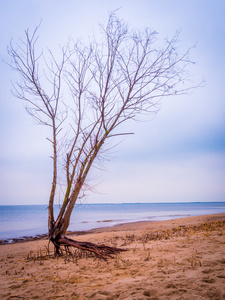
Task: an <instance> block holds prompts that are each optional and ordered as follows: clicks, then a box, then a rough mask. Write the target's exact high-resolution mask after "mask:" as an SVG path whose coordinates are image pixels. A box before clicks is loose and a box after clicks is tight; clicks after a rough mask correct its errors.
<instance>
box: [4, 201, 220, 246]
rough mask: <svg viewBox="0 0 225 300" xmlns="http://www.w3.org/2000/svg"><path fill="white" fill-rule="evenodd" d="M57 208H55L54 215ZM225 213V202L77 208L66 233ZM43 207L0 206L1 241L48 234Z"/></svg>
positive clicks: (46, 211) (126, 204) (128, 204)
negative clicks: (138, 222) (139, 222)
mask: <svg viewBox="0 0 225 300" xmlns="http://www.w3.org/2000/svg"><path fill="white" fill-rule="evenodd" d="M58 212H59V207H58V206H56V207H55V214H56V215H57V213H58ZM224 212H225V202H201V203H197V202H191V203H133V204H131V203H124V204H82V205H77V206H76V207H75V209H74V212H73V214H72V217H71V223H70V227H69V229H68V230H70V231H86V230H90V229H93V228H99V227H108V226H114V225H117V224H122V223H130V222H137V221H161V220H171V219H177V218H182V217H188V216H199V215H207V214H217V213H224ZM47 215H48V210H47V206H45V205H15V206H0V239H5V240H9V241H10V240H12V239H15V238H21V237H23V236H26V237H27V236H37V235H42V234H46V233H47V217H48V216H47Z"/></svg>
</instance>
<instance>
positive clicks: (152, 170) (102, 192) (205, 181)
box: [0, 0, 225, 204]
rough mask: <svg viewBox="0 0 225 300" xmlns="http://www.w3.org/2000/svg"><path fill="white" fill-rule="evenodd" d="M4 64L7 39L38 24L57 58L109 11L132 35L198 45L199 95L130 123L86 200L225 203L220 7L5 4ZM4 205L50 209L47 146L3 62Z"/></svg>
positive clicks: (0, 162)
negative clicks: (145, 31)
mask: <svg viewBox="0 0 225 300" xmlns="http://www.w3.org/2000/svg"><path fill="white" fill-rule="evenodd" d="M1 8H2V9H1V12H0V16H1V18H0V19H1V27H0V36H1V45H0V56H1V58H2V59H3V60H8V59H9V58H8V56H7V51H6V49H7V45H8V44H9V42H10V39H11V38H13V39H15V41H16V40H17V39H18V38H22V37H23V35H24V30H25V29H26V28H30V30H33V29H34V28H35V26H36V25H38V24H39V23H40V20H42V24H41V27H40V31H39V35H40V38H39V42H40V47H45V46H47V47H48V48H50V49H52V50H53V51H54V50H56V51H57V46H58V45H63V44H64V43H66V42H67V40H68V38H69V37H72V38H74V39H76V38H78V37H82V38H83V39H84V40H85V39H87V38H88V36H91V35H92V33H93V31H94V32H95V34H96V35H97V34H98V33H97V32H98V25H99V23H105V22H106V21H107V18H108V12H109V11H112V10H116V9H118V8H120V9H119V10H118V16H119V17H120V18H123V19H124V20H125V21H126V22H128V23H129V25H130V26H131V27H137V28H138V27H151V28H153V29H155V30H157V31H158V32H159V36H160V37H161V38H164V37H171V36H172V35H173V34H174V33H175V31H176V30H181V41H180V47H181V50H182V49H183V50H185V49H187V48H188V47H190V46H192V45H194V44H195V43H196V42H198V43H197V46H196V47H195V48H194V49H193V50H192V57H193V60H194V61H197V63H196V64H195V65H193V68H192V69H191V72H192V74H193V81H194V82H197V83H198V82H200V81H201V79H202V78H203V77H204V78H205V80H206V84H205V86H204V87H203V88H199V89H195V90H193V91H192V93H190V94H188V95H184V96H182V97H180V96H179V97H173V98H167V99H164V101H162V104H161V110H160V111H159V113H158V114H157V116H156V117H154V118H153V119H152V120H150V121H148V122H147V121H146V118H144V117H143V121H144V122H140V123H129V124H128V125H127V129H128V131H129V132H131V131H132V132H134V133H135V135H132V136H129V137H128V138H126V139H125V140H124V141H123V142H122V143H121V144H119V145H118V147H117V148H115V149H113V150H112V151H111V157H112V161H111V162H108V163H107V162H106V171H98V170H93V171H92V173H91V174H90V175H91V176H90V178H91V179H92V178H96V179H95V180H93V181H90V183H91V182H93V184H94V185H96V184H97V186H96V188H97V190H98V191H99V194H98V193H94V194H92V193H89V197H88V199H87V201H88V202H89V203H91V202H101V203H104V202H116V203H121V202H188V201H194V202H198V201H225V197H224V196H225V189H224V183H223V178H225V163H224V162H225V132H224V128H225V118H224V116H225V99H224V77H225V70H224V62H225V41H224V32H225V20H224V14H223V12H224V9H225V3H224V1H216V3H213V2H210V1H207V2H206V1H197V2H196V1H195V0H191V1H178V0H172V1H166V0H160V1H153V0H152V1H151V0H150V1H146V0H140V1H128V0H124V1H122V6H121V1H119V0H116V1H112V3H111V2H110V3H109V2H108V1H103V0H98V1H91V0H87V1H81V0H78V1H71V0H70V1H67V2H66V3H65V2H62V1H50V0H46V1H44V2H41V3H40V2H36V1H29V2H27V1H19V2H18V1H16V0H12V1H5V2H4V3H2V4H1ZM0 64H1V68H0V75H1V89H0V106H1V110H0V140H1V145H2V146H1V149H0V179H1V180H0V182H1V183H0V185H1V186H0V189H1V193H0V204H47V203H48V192H49V190H48V188H49V187H50V183H51V175H52V170H51V164H52V161H51V159H50V155H51V146H50V145H49V144H48V142H47V140H46V138H45V137H46V136H47V131H46V128H44V127H40V126H35V125H34V123H33V121H32V120H31V119H30V117H29V116H28V115H27V114H26V113H25V110H24V108H23V103H22V102H21V101H19V100H18V99H15V98H14V97H13V96H12V94H11V93H10V90H11V82H10V81H11V80H16V79H17V75H16V74H15V73H14V72H13V71H12V70H10V68H9V67H8V66H7V65H6V64H5V63H3V61H1V62H0Z"/></svg>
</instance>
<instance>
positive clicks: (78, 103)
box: [8, 13, 192, 258]
mask: <svg viewBox="0 0 225 300" xmlns="http://www.w3.org/2000/svg"><path fill="white" fill-rule="evenodd" d="M37 30H38V27H37V28H36V29H35V31H34V32H33V33H32V34H30V33H29V30H26V31H25V35H26V38H25V40H24V41H21V42H20V43H19V44H18V45H17V46H16V47H15V46H13V44H12V43H11V44H10V46H9V48H8V52H9V54H10V56H11V59H12V62H11V66H12V67H13V69H14V70H15V71H17V73H19V75H20V81H19V82H17V83H16V84H14V94H15V96H16V97H18V98H19V99H22V100H24V101H25V103H26V110H27V112H28V113H29V114H30V115H31V116H32V117H33V119H34V120H35V121H36V122H37V123H39V124H42V125H45V126H47V127H49V128H50V129H51V136H50V137H48V140H49V141H50V143H51V144H52V148H53V154H52V159H53V180H52V185H51V192H50V197H49V205H48V232H49V239H50V240H51V242H52V243H53V244H54V246H55V251H56V253H60V251H61V250H60V249H61V248H62V247H68V246H71V247H77V248H80V249H82V250H88V251H91V252H93V253H95V254H96V255H97V256H98V257H101V258H106V257H107V256H111V255H113V254H115V253H117V252H119V251H121V249H117V248H112V247H107V246H105V245H102V246H99V245H95V244H92V243H88V242H86V243H80V242H77V241H74V240H72V239H70V238H68V237H66V231H67V229H68V226H69V223H70V217H71V213H72V211H73V209H74V206H75V203H76V201H77V199H78V198H79V197H80V196H81V195H82V193H83V190H84V189H85V184H86V181H87V175H88V173H89V171H90V169H91V168H92V166H93V163H94V162H95V163H96V162H98V159H99V158H101V156H102V155H103V154H104V151H106V150H107V143H106V142H107V141H109V140H110V139H115V138H116V137H118V136H121V135H126V134H129V133H126V132H122V131H120V130H119V129H120V128H121V127H122V126H120V125H121V124H122V123H124V122H126V121H128V120H136V119H137V118H138V116H140V114H143V113H144V114H146V113H147V114H149V113H152V112H157V111H158V104H159V101H161V99H162V98H164V97H167V96H171V95H181V94H184V93H186V92H187V91H188V90H189V89H190V88H191V87H190V86H186V84H187V81H189V79H190V76H189V73H188V72H187V67H188V65H189V64H191V63H192V62H191V61H190V60H189V57H188V56H189V49H188V51H187V52H186V53H184V54H180V53H179V52H178V50H177V40H178V34H175V36H174V37H173V38H172V39H171V40H166V41H165V42H164V43H163V45H162V44H160V43H158V39H157V33H156V32H155V31H151V30H149V29H148V28H146V29H144V30H142V31H133V30H129V28H128V26H127V25H126V24H124V22H123V21H122V20H119V19H118V18H117V16H116V15H115V14H114V13H112V14H110V16H109V20H108V23H107V25H106V26H101V33H102V40H101V41H100V42H98V41H96V39H95V38H93V40H92V42H90V43H89V44H88V45H84V44H83V43H81V42H80V41H79V40H78V41H76V42H73V41H70V42H68V44H67V45H66V46H65V47H63V48H61V49H60V51H61V52H60V53H61V58H60V59H58V58H57V59H56V58H55V56H54V55H53V53H52V52H51V51H50V50H48V56H47V57H48V59H47V58H46V55H44V53H43V52H41V53H40V54H39V55H37V54H36V52H37V51H36V48H37V46H36V43H37V40H38V37H37ZM59 170H63V171H64V173H63V175H62V174H61V173H62V172H60V171H59ZM59 179H60V180H61V184H64V197H63V201H62V206H61V209H60V212H59V214H58V216H57V218H56V219H55V218H54V202H55V199H56V197H57V194H58V185H59V184H60V182H59ZM62 181H63V183H62Z"/></svg>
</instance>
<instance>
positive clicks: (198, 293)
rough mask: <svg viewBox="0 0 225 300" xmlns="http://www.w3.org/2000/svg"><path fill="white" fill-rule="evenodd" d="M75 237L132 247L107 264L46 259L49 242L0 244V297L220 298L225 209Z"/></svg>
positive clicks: (224, 279)
mask: <svg viewBox="0 0 225 300" xmlns="http://www.w3.org/2000/svg"><path fill="white" fill-rule="evenodd" d="M75 239H76V240H80V241H90V242H95V243H105V244H107V245H113V246H117V247H122V248H127V249H128V250H129V251H127V252H123V253H121V254H120V255H118V256H117V257H116V258H114V259H109V260H108V261H107V262H105V261H101V260H99V259H96V258H95V257H82V258H79V257H78V254H77V256H76V257H67V258H65V257H64V258H62V257H61V258H51V257H45V253H46V246H47V245H48V242H47V241H46V240H38V241H32V242H24V243H19V244H11V245H1V246H0V274H1V275H0V282H1V288H0V299H108V300H110V299H179V300H180V299H191V300H193V299H199V300H201V299H225V214H218V215H207V216H200V217H189V218H182V219H176V220H170V221H163V222H144V223H143V222H142V223H132V224H124V225H120V226H116V227H112V228H104V229H98V230H95V231H93V232H91V233H89V234H85V235H82V236H77V237H75ZM28 256H29V257H32V258H34V257H36V259H27V257H28ZM40 256H42V258H41V257H40Z"/></svg>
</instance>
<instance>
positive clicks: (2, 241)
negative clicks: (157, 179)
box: [0, 213, 225, 246]
mask: <svg viewBox="0 0 225 300" xmlns="http://www.w3.org/2000/svg"><path fill="white" fill-rule="evenodd" d="M223 214H224V216H225V213H221V214H207V215H198V216H188V217H187V216H185V217H180V218H175V219H168V220H162V221H158V220H149V221H133V222H125V223H120V224H116V225H112V226H103V227H96V228H92V229H89V230H79V231H67V236H79V235H87V234H91V233H97V232H104V231H114V230H118V229H119V230H121V229H122V228H124V227H126V228H127V227H133V226H132V225H137V226H138V225H140V224H148V223H154V224H157V223H161V222H171V221H174V220H183V219H186V218H193V217H207V216H211V217H212V218H213V217H215V218H217V216H218V217H219V216H220V215H223ZM108 222H109V221H107V223H108ZM133 229H134V228H133ZM47 239H48V234H47V233H46V234H37V235H33V236H21V237H19V238H8V239H0V246H1V245H11V244H19V243H25V242H31V241H37V240H47Z"/></svg>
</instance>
